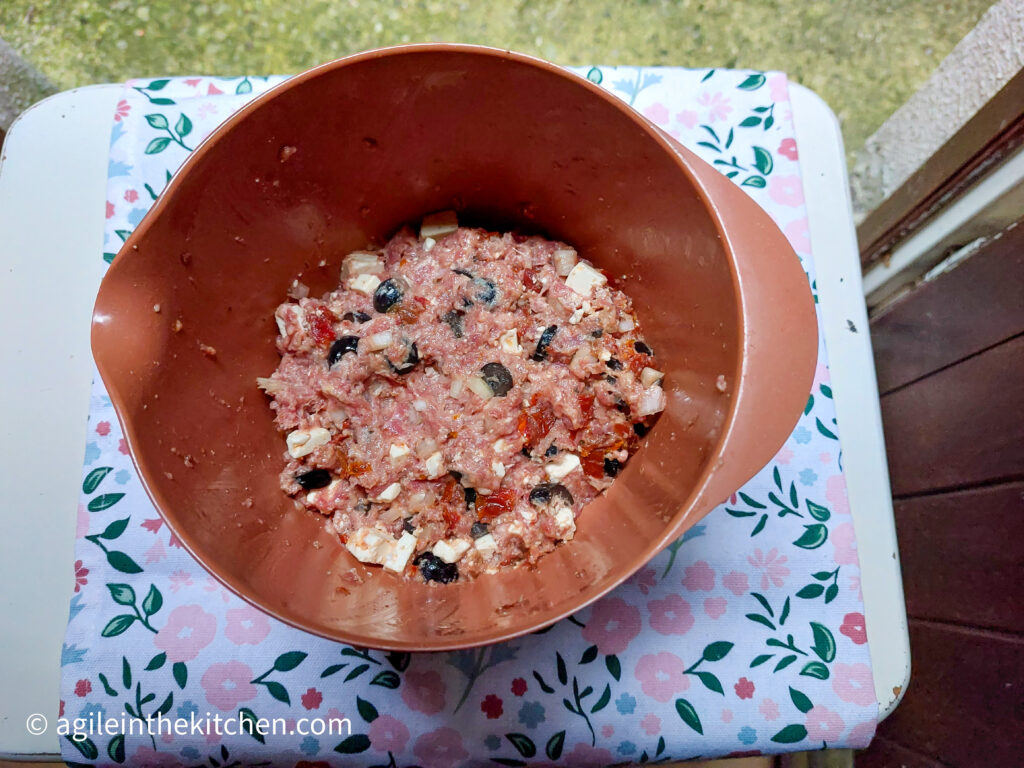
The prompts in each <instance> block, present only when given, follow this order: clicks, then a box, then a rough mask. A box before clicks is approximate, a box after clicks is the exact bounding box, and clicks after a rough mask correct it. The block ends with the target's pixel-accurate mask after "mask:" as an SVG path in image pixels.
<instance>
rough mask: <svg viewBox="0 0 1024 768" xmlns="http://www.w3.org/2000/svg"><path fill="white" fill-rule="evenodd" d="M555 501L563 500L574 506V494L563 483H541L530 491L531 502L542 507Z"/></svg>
mask: <svg viewBox="0 0 1024 768" xmlns="http://www.w3.org/2000/svg"><path fill="white" fill-rule="evenodd" d="M553 501H557V502H562V503H565V504H568V505H569V506H570V507H571V506H572V502H573V499H572V494H571V493H569V489H568V488H566V487H565V486H564V485H562V484H561V483H541V484H540V485H538V486H535V487H534V489H533V490H532V491H530V503H531V504H533V505H535V506H538V507H542V506H544V505H545V504H550V503H551V502H553Z"/></svg>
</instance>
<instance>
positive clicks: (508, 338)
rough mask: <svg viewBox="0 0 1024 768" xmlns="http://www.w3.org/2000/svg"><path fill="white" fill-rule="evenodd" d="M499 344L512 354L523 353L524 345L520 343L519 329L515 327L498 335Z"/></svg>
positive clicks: (503, 349)
mask: <svg viewBox="0 0 1024 768" xmlns="http://www.w3.org/2000/svg"><path fill="white" fill-rule="evenodd" d="M498 346H500V347H501V349H502V351H504V352H508V353H509V354H510V355H521V354H523V347H522V346H521V345H520V344H519V331H517V330H516V329H515V328H512V329H510V330H507V331H505V332H504V333H503V334H501V336H499V337H498Z"/></svg>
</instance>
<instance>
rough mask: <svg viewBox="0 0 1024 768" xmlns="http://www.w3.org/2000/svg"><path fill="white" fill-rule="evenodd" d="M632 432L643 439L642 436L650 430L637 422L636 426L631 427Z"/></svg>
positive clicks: (640, 422)
mask: <svg viewBox="0 0 1024 768" xmlns="http://www.w3.org/2000/svg"><path fill="white" fill-rule="evenodd" d="M633 431H634V432H636V433H637V434H638V435H639V436H640V437H643V436H644V435H646V434H647V433H648V432H650V431H651V428H650V427H648V426H647V425H646V424H644V423H643V422H642V421H638V422H637V423H636V424H634V425H633Z"/></svg>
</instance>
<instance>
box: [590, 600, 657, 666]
mask: <svg viewBox="0 0 1024 768" xmlns="http://www.w3.org/2000/svg"><path fill="white" fill-rule="evenodd" d="M642 623H643V622H642V619H641V618H640V610H639V609H638V608H637V607H636V606H635V605H630V604H629V603H627V602H626V601H625V600H623V599H622V598H619V597H609V598H605V599H604V600H602V601H601V602H599V603H597V604H596V605H595V606H594V608H593V610H592V611H591V612H590V619H589V620H588V621H587V626H586V627H584V628H583V632H581V633H580V634H582V635H583V639H584V640H586V641H587V642H588V643H591V644H593V645H596V646H597V650H598V651H600V652H601V653H603V654H605V655H606V656H607V655H612V654H619V653H622V652H623V651H624V650H626V648H627V647H628V646H629V644H630V642H632V640H633V638H634V637H636V636H637V635H639V634H640V627H641V625H642Z"/></svg>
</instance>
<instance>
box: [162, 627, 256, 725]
mask: <svg viewBox="0 0 1024 768" xmlns="http://www.w3.org/2000/svg"><path fill="white" fill-rule="evenodd" d="M176 610H180V609H176ZM253 677H254V675H253V671H252V669H251V668H250V667H249V665H248V664H243V663H242V662H240V661H226V662H217V663H216V664H211V665H210V668H209V669H207V670H206V672H204V673H203V677H202V679H201V680H200V681H199V684H200V685H202V686H203V690H204V691H206V700H207V701H208V702H210V704H212V705H213V706H215V707H216V708H217V709H219V710H222V711H224V712H228V711H231V710H235V709H238V705H239V704H241V703H242V702H244V701H251V700H252V699H255V698H256V694H257V693H258V691H257V690H256V686H255V685H253V684H252V683H251V682H249V681H250V680H252V679H253Z"/></svg>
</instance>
